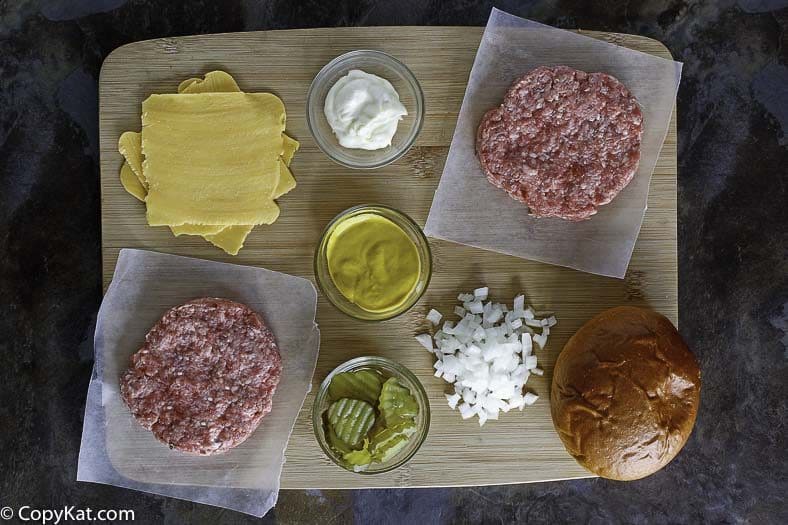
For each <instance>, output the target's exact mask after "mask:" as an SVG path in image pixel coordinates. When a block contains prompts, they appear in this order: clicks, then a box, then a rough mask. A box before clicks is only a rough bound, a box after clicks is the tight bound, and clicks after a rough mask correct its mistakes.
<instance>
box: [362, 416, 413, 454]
mask: <svg viewBox="0 0 788 525" xmlns="http://www.w3.org/2000/svg"><path fill="white" fill-rule="evenodd" d="M415 432H416V422H415V421H414V420H412V419H409V420H407V421H403V422H402V423H398V424H396V425H394V426H393V427H390V428H383V429H380V430H379V431H378V432H374V433H373V434H372V438H371V439H370V448H371V450H372V460H373V461H377V462H380V463H383V462H385V461H387V460H388V459H389V458H391V457H393V456H395V455H396V454H397V453H398V452H399V451H400V450H402V449H403V448H404V447H405V445H406V444H407V443H408V440H409V439H410V436H412V435H413V434H414V433H415Z"/></svg>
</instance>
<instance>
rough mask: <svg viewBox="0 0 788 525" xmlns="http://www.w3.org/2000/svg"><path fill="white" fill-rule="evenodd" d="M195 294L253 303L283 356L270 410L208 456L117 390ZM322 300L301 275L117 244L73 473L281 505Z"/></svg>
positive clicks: (218, 500) (181, 493)
mask: <svg viewBox="0 0 788 525" xmlns="http://www.w3.org/2000/svg"><path fill="white" fill-rule="evenodd" d="M198 297H221V298H226V299H231V300H235V301H239V302H242V303H244V304H246V305H248V306H249V307H250V308H252V309H253V310H254V311H256V312H258V313H259V314H260V315H261V316H262V317H263V318H264V320H265V322H266V324H267V325H268V326H269V327H270V328H271V330H272V331H273V333H274V335H275V336H276V339H277V343H278V345H279V351H280V353H281V355H282V377H281V380H280V382H279V386H278V387H277V390H276V394H275V395H274V400H273V409H272V411H271V413H269V414H268V415H267V416H266V417H265V418H263V420H262V422H261V424H260V426H259V427H258V429H257V430H256V431H255V432H254V434H252V436H250V437H249V439H247V440H246V441H245V442H244V443H242V444H241V445H239V446H238V447H237V448H235V449H232V450H230V451H229V452H227V453H225V454H220V455H217V456H209V457H199V456H193V455H188V454H183V453H181V452H178V451H175V450H170V449H169V448H168V447H167V446H166V445H164V444H162V443H160V442H159V441H157V440H156V439H155V438H154V437H153V434H152V433H150V432H149V431H147V430H145V429H143V428H142V427H141V426H140V425H139V424H137V422H136V421H135V420H134V419H133V417H132V415H131V413H130V411H129V410H128V408H127V407H126V406H125V405H124V404H123V401H122V400H121V398H120V392H119V379H120V376H121V374H122V373H123V371H124V370H125V369H126V368H127V367H128V366H129V357H130V356H131V355H132V354H133V353H134V352H136V351H137V350H139V348H140V347H141V346H142V344H143V341H144V338H145V334H146V333H147V332H148V330H149V329H150V328H151V327H152V326H153V325H154V324H155V323H156V321H157V320H158V319H159V318H160V317H161V316H162V315H163V314H164V312H166V311H167V310H168V309H169V308H171V307H173V306H177V305H179V304H182V303H184V302H186V301H188V300H190V299H195V298H198ZM316 307H317V293H316V291H315V288H314V286H313V285H312V283H311V282H310V281H308V280H306V279H302V278H300V277H293V276H291V275H286V274H283V273H278V272H273V271H270V270H265V269H262V268H253V267H247V266H238V265H233V264H223V263H217V262H212V261H204V260H199V259H191V258H187V257H178V256H174V255H165V254H160V253H154V252H147V251H143V250H121V252H120V257H119V258H118V263H117V266H116V267H115V274H114V276H113V279H112V283H111V284H110V286H109V289H108V290H107V293H106V295H105V296H104V301H103V302H102V304H101V308H100V310H99V314H98V320H97V323H96V333H95V341H94V342H95V365H94V369H93V376H92V378H91V381H90V386H89V389H88V398H87V403H86V406H85V421H84V426H83V430H82V444H81V447H80V451H79V467H78V472H77V480H78V481H92V482H96V483H106V484H109V485H115V486H118V487H126V488H130V489H134V490H140V491H144V492H151V493H155V494H162V495H165V496H171V497H175V498H180V499H185V500H190V501H196V502H199V503H206V504H209V505H216V506H219V507H224V508H228V509H232V510H237V511H240V512H245V513H247V514H253V515H255V516H262V515H264V514H265V513H266V512H268V510H269V509H271V507H273V506H274V504H275V503H276V500H277V496H278V492H279V477H280V474H281V471H282V465H283V463H284V451H285V448H286V446H287V441H288V439H289V438H290V433H291V431H292V429H293V424H294V423H295V420H296V417H297V415H298V412H299V411H300V410H301V407H302V405H303V403H304V399H305V397H306V394H307V392H308V391H309V389H310V386H311V381H312V375H313V373H314V370H315V363H316V361H317V355H318V349H319V345H320V332H319V330H318V328H317V324H316V323H315V311H316Z"/></svg>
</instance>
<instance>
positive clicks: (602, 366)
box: [550, 306, 700, 481]
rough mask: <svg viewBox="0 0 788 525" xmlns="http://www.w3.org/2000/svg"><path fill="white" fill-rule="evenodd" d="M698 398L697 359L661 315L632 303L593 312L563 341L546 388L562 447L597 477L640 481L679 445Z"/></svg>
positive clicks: (686, 433)
mask: <svg viewBox="0 0 788 525" xmlns="http://www.w3.org/2000/svg"><path fill="white" fill-rule="evenodd" d="M699 397H700V370H699V368H698V362H697V360H696V359H695V356H694V355H692V352H690V351H689V349H688V348H687V345H686V344H685V343H684V341H683V340H682V338H681V336H680V335H679V333H678V332H677V331H676V328H675V327H674V326H673V325H672V324H671V322H670V321H668V320H667V319H666V318H665V317H663V316H662V315H660V314H658V313H656V312H652V311H650V310H645V309H643V308H635V307H631V306H620V307H617V308H611V309H610V310H606V311H604V312H602V313H601V314H599V315H597V316H596V317H594V318H593V319H591V320H590V321H589V322H587V323H586V324H585V325H583V326H582V327H581V328H580V330H578V331H577V333H575V335H573V336H572V338H571V339H569V342H567V343H566V346H564V349H563V351H562V352H561V355H560V356H559V357H558V361H557V363H556V365H555V372H554V374H553V384H552V388H551V391H550V403H551V411H552V415H553V423H554V424H555V428H556V431H557V432H558V435H559V436H560V437H561V441H563V443H564V446H565V447H566V449H567V451H569V453H570V454H571V455H572V456H574V458H575V459H576V460H577V461H578V463H580V464H581V465H583V466H584V467H585V468H587V469H588V470H590V471H591V472H593V473H594V474H597V475H599V476H602V477H603V478H609V479H617V480H624V481H626V480H633V479H640V478H643V477H645V476H648V475H649V474H652V473H654V472H656V471H657V470H659V469H661V468H662V467H664V466H665V465H667V464H668V463H669V462H670V461H671V460H672V459H673V458H674V457H675V456H676V454H678V452H679V451H680V450H681V448H682V447H683V446H684V443H686V441H687V438H688V437H689V435H690V432H692V426H693V425H694V424H695V416H696V414H697V412H698V402H699Z"/></svg>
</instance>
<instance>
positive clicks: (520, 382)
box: [416, 286, 557, 426]
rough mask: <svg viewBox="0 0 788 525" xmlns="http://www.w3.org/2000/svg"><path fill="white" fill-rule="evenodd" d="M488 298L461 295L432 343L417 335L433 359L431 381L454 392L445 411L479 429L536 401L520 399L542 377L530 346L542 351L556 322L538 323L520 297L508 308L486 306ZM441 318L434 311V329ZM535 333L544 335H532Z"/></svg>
mask: <svg viewBox="0 0 788 525" xmlns="http://www.w3.org/2000/svg"><path fill="white" fill-rule="evenodd" d="M488 294H489V288H488V287H486V286H485V287H480V288H477V289H475V290H474V292H473V293H472V294H467V293H462V294H459V295H458V296H457V300H458V301H460V302H461V303H462V306H456V307H455V308H454V313H455V314H456V315H457V317H458V318H459V320H458V321H457V322H456V323H455V322H453V321H444V323H443V326H442V327H441V329H440V330H437V331H436V332H435V335H434V336H433V337H432V338H431V337H430V335H429V334H420V335H418V336H416V340H417V341H418V342H419V344H420V345H422V346H423V347H424V348H426V349H427V350H430V351H431V352H434V353H435V355H436V357H437V361H436V363H435V364H434V368H435V376H436V377H442V378H443V379H444V381H447V382H448V383H451V384H453V386H454V393H453V394H446V401H447V403H448V404H449V407H451V408H452V409H458V410H459V412H460V415H461V416H462V418H463V419H469V418H471V417H473V416H476V417H478V418H479V425H480V426H481V425H484V423H486V422H487V421H489V420H496V419H498V417H499V414H500V413H501V412H508V411H510V410H512V409H514V408H517V409H519V410H523V407H525V406H526V405H531V404H533V403H534V402H536V400H537V399H538V397H537V396H536V395H535V394H532V393H526V394H525V395H523V388H524V386H525V384H526V382H527V381H528V378H529V377H530V375H531V374H534V375H542V374H544V372H543V371H542V369H540V368H538V366H537V357H536V356H535V355H534V354H533V350H534V347H533V344H534V343H536V344H537V345H539V347H540V348H543V347H544V346H545V345H546V344H547V336H549V335H550V327H552V326H554V325H555V324H556V322H557V321H556V319H555V316H552V315H551V316H550V317H547V318H545V319H537V317H536V314H535V312H534V310H533V308H531V307H530V306H526V304H525V296H524V295H522V294H521V295H518V296H517V297H515V298H514V304H513V306H512V308H509V307H507V305H505V304H500V303H494V302H493V301H488V300H487V296H488ZM545 315H547V314H545ZM442 318H443V316H441V314H440V313H439V312H437V311H435V310H430V313H429V314H428V319H429V320H430V322H432V323H433V324H434V325H437V323H438V322H440V320H441V319H442ZM534 328H538V329H541V330H542V333H541V334H535V333H534Z"/></svg>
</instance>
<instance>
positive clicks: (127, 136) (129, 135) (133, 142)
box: [118, 131, 148, 196]
mask: <svg viewBox="0 0 788 525" xmlns="http://www.w3.org/2000/svg"><path fill="white" fill-rule="evenodd" d="M118 152H120V154H121V155H123V158H124V159H126V162H127V163H128V165H129V167H130V168H131V170H132V171H133V172H134V175H136V176H137V179H138V180H139V181H140V184H141V185H142V187H143V189H147V188H148V183H147V182H146V181H145V177H144V176H143V174H142V135H141V134H140V133H137V132H135V131H126V132H125V133H123V134H122V135H121V136H120V138H119V139H118ZM124 187H125V186H124ZM135 196H136V195H135Z"/></svg>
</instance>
